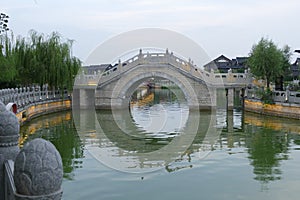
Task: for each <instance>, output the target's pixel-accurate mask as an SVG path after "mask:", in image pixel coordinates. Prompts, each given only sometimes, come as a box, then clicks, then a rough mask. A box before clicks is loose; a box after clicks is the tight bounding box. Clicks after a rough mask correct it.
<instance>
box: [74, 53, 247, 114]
mask: <svg viewBox="0 0 300 200" xmlns="http://www.w3.org/2000/svg"><path fill="white" fill-rule="evenodd" d="M155 77H157V78H163V79H167V80H170V81H172V82H173V83H174V84H176V85H177V86H178V87H179V88H180V89H181V90H182V91H183V93H184V95H185V98H186V100H187V103H188V105H189V106H190V108H210V107H214V106H216V102H217V95H216V90H217V89H220V88H221V89H225V90H226V93H227V103H228V108H229V109H231V108H232V107H233V97H234V90H238V91H242V92H243V91H244V88H245V87H246V86H247V85H249V84H250V83H251V81H252V77H251V75H250V74H249V73H247V71H246V72H245V73H232V72H231V71H229V73H214V72H213V71H212V72H208V71H205V70H203V69H200V68H198V67H196V66H195V65H194V64H193V62H192V61H191V60H189V61H186V60H184V59H181V58H179V57H177V56H175V55H174V54H173V53H170V52H169V51H168V50H166V52H165V53H143V52H142V50H140V52H139V53H138V54H137V55H136V56H133V57H132V58H130V59H128V60H126V61H124V62H121V61H120V60H119V62H118V64H117V65H115V66H114V67H112V68H111V69H109V70H107V71H104V72H102V73H97V74H91V75H86V74H80V75H78V76H77V78H76V80H75V84H74V92H73V99H75V100H76V103H75V104H78V105H79V106H80V107H82V108H85V107H89V106H95V107H96V108H99V109H111V108H125V107H128V105H129V102H130V98H131V95H132V94H133V92H134V91H135V89H136V88H137V87H138V86H139V85H140V84H142V83H143V82H145V81H147V80H149V79H151V78H155Z"/></svg>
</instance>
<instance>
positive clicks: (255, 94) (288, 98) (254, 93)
mask: <svg viewBox="0 0 300 200" xmlns="http://www.w3.org/2000/svg"><path fill="white" fill-rule="evenodd" d="M261 93H262V89H257V88H256V89H254V88H252V89H249V88H248V89H247V90H246V96H247V98H249V99H257V100H260V99H261ZM272 95H273V100H274V102H278V103H290V104H300V92H295V91H289V90H287V91H276V90H275V91H273V92H272Z"/></svg>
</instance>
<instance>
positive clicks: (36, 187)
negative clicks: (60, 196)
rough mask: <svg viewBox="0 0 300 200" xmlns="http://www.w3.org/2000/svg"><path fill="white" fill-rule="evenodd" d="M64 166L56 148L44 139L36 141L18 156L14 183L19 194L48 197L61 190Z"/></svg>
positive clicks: (29, 144)
mask: <svg viewBox="0 0 300 200" xmlns="http://www.w3.org/2000/svg"><path fill="white" fill-rule="evenodd" d="M62 179H63V166H62V160H61V157H60V154H59V152H58V151H57V150H56V148H55V146H54V145H53V144H52V143H51V142H48V141H46V140H44V139H40V138H38V139H34V140H32V141H30V142H28V143H26V145H25V146H24V147H23V149H22V150H21V151H20V153H19V154H18V155H17V158H16V160H15V166H14V181H15V185H16V190H17V193H18V194H22V195H29V196H31V195H36V196H37V195H48V194H52V193H55V192H57V191H59V190H61V184H62Z"/></svg>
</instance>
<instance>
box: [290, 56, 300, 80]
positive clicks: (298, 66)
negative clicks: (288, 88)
mask: <svg viewBox="0 0 300 200" xmlns="http://www.w3.org/2000/svg"><path fill="white" fill-rule="evenodd" d="M290 71H291V76H292V78H293V80H299V78H300V58H297V59H296V61H295V62H294V63H293V64H292V65H291V68H290Z"/></svg>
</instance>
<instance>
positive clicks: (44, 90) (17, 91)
mask: <svg viewBox="0 0 300 200" xmlns="http://www.w3.org/2000/svg"><path fill="white" fill-rule="evenodd" d="M68 97H69V94H68V92H67V91H66V90H64V91H62V90H49V89H48V87H47V86H43V87H39V86H37V87H21V88H14V89H13V88H10V89H2V90H0V101H1V102H3V103H4V104H5V105H7V104H8V103H11V102H13V103H15V104H16V105H17V108H18V111H21V110H22V109H24V108H26V107H27V106H29V105H32V104H34V103H39V102H44V101H51V100H58V99H66V98H68Z"/></svg>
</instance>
